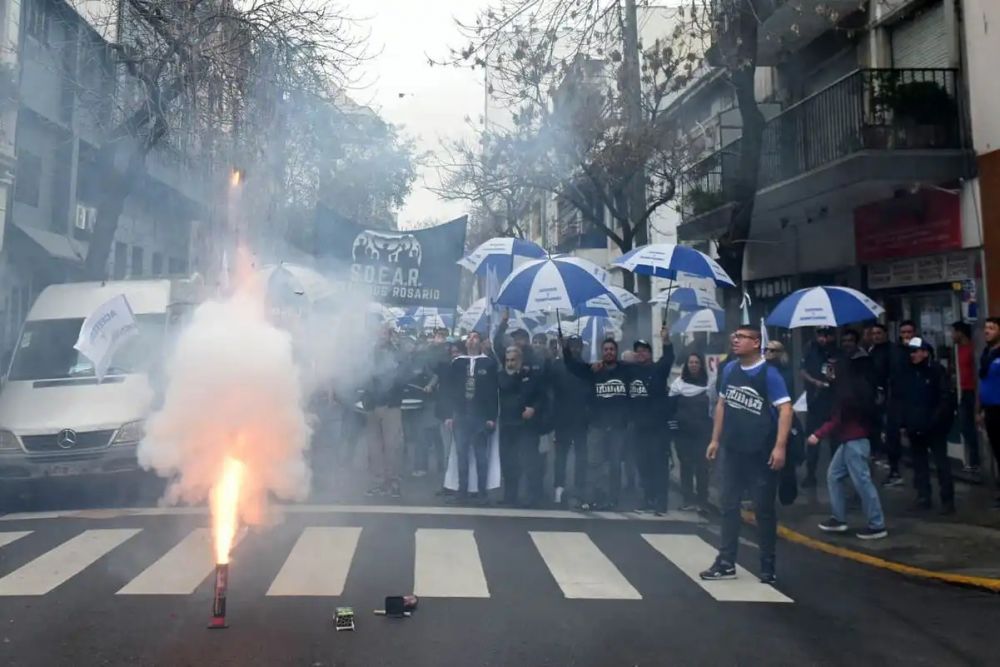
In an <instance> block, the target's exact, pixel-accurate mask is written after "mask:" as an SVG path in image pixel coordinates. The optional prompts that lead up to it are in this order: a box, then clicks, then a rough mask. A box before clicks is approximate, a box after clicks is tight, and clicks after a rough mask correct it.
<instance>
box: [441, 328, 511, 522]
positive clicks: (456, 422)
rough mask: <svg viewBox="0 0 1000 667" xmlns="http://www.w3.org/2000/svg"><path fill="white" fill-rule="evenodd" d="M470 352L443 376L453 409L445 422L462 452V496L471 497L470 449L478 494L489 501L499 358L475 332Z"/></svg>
mask: <svg viewBox="0 0 1000 667" xmlns="http://www.w3.org/2000/svg"><path fill="white" fill-rule="evenodd" d="M465 347H466V352H467V354H466V355H464V356H460V357H456V358H455V359H453V360H452V362H451V365H450V366H449V367H448V372H447V375H446V377H445V378H443V379H442V390H443V392H444V394H445V396H446V397H447V398H446V400H447V401H448V405H449V409H448V419H447V421H446V422H445V426H447V427H448V428H450V429H451V430H452V432H453V433H454V434H455V449H456V452H457V454H458V488H459V497H460V498H461V499H463V500H464V499H467V498H468V497H469V452H470V451H472V452H474V453H475V457H476V476H477V481H478V483H479V486H478V496H479V500H480V501H481V502H482V503H484V504H485V503H486V500H487V498H488V494H487V491H486V485H487V479H488V474H489V464H490V461H489V439H490V435H491V434H492V433H493V431H494V429H495V428H496V419H497V405H498V400H497V362H496V361H495V360H494V359H493V358H492V357H489V356H486V355H485V354H483V352H482V339H481V338H480V337H479V334H478V333H476V332H472V333H470V334H469V337H468V338H467V339H466V341H465Z"/></svg>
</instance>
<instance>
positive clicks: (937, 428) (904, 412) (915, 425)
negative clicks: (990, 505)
mask: <svg viewBox="0 0 1000 667" xmlns="http://www.w3.org/2000/svg"><path fill="white" fill-rule="evenodd" d="M906 347H907V350H908V351H909V353H910V364H909V366H908V367H907V368H906V370H905V371H901V372H900V377H899V381H898V382H897V383H896V386H895V387H894V389H893V392H894V393H893V408H894V410H895V414H896V418H897V422H896V423H898V424H899V426H900V429H901V430H902V432H903V433H905V434H906V437H907V439H908V440H909V441H910V452H911V454H912V455H913V477H914V480H913V481H914V486H915V487H916V489H917V504H916V507H917V508H918V509H930V507H931V479H930V466H929V464H928V454H930V455H932V456H933V457H934V464H935V466H937V473H938V484H939V485H940V487H941V489H940V491H941V513H942V514H954V513H955V484H954V481H953V480H952V477H951V461H950V460H949V459H948V429H949V428H951V419H952V414H953V412H954V408H953V406H952V404H951V388H950V386H949V383H948V375H947V373H946V372H945V370H944V368H942V367H941V365H940V364H938V363H935V362H933V361H932V360H931V354H932V352H933V348H932V347H931V345H930V343H928V342H927V341H925V340H923V339H921V338H916V337H915V338H911V339H910V341H909V343H908V344H907V346H906Z"/></svg>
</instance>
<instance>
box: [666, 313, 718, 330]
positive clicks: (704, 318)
mask: <svg viewBox="0 0 1000 667" xmlns="http://www.w3.org/2000/svg"><path fill="white" fill-rule="evenodd" d="M725 327H726V318H725V315H724V314H723V313H722V312H721V311H718V310H712V309H711V308H703V309H702V310H693V311H690V312H687V313H684V314H683V315H682V316H681V317H680V319H678V320H677V321H676V322H674V326H673V330H674V331H676V332H677V333H718V332H720V331H723V330H724V329H725Z"/></svg>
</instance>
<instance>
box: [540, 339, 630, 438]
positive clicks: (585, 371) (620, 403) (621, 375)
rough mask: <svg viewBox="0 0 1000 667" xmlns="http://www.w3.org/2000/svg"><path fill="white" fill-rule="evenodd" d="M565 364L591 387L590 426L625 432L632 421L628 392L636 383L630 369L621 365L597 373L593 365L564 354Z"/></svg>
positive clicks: (602, 369) (603, 367)
mask: <svg viewBox="0 0 1000 667" xmlns="http://www.w3.org/2000/svg"><path fill="white" fill-rule="evenodd" d="M563 360H564V362H565V364H566V368H567V369H568V370H569V371H570V372H571V373H573V374H574V375H576V376H578V377H581V378H583V379H585V380H589V381H590V383H591V386H592V388H593V393H592V394H591V397H590V408H591V418H590V424H591V425H592V426H598V427H620V428H625V426H626V424H627V423H628V418H629V399H628V391H629V389H628V388H629V383H630V382H631V381H632V371H631V369H630V368H629V366H627V365H625V364H620V363H619V364H615V365H614V366H602V367H601V368H600V369H599V370H596V371H595V370H594V369H593V368H591V366H590V364H587V363H585V362H582V361H577V360H576V359H573V358H571V355H569V354H568V353H566V354H564V356H563ZM556 400H559V399H558V398H557V399H556Z"/></svg>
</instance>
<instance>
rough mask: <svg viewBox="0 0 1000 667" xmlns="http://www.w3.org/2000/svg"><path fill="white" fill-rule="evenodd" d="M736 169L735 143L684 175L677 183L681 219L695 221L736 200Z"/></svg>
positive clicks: (737, 170) (736, 148)
mask: <svg viewBox="0 0 1000 667" xmlns="http://www.w3.org/2000/svg"><path fill="white" fill-rule="evenodd" d="M739 166H740V140H739V139H737V140H736V141H733V142H731V143H729V144H727V145H726V146H724V147H722V148H720V149H719V150H717V151H715V152H714V153H712V154H711V155H709V156H708V157H706V158H704V159H702V160H701V161H699V162H696V163H695V164H694V165H693V166H692V167H691V168H690V169H688V170H687V171H686V172H684V175H683V177H682V178H681V181H680V203H681V206H680V210H681V217H682V218H684V219H688V218H692V217H697V216H699V215H702V214H703V213H707V212H709V211H712V210H715V209H717V208H719V207H720V206H723V205H725V204H727V203H728V202H730V201H732V200H733V199H734V198H735V196H736V192H735V187H736V182H737V177H736V176H737V173H738V172H739Z"/></svg>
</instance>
